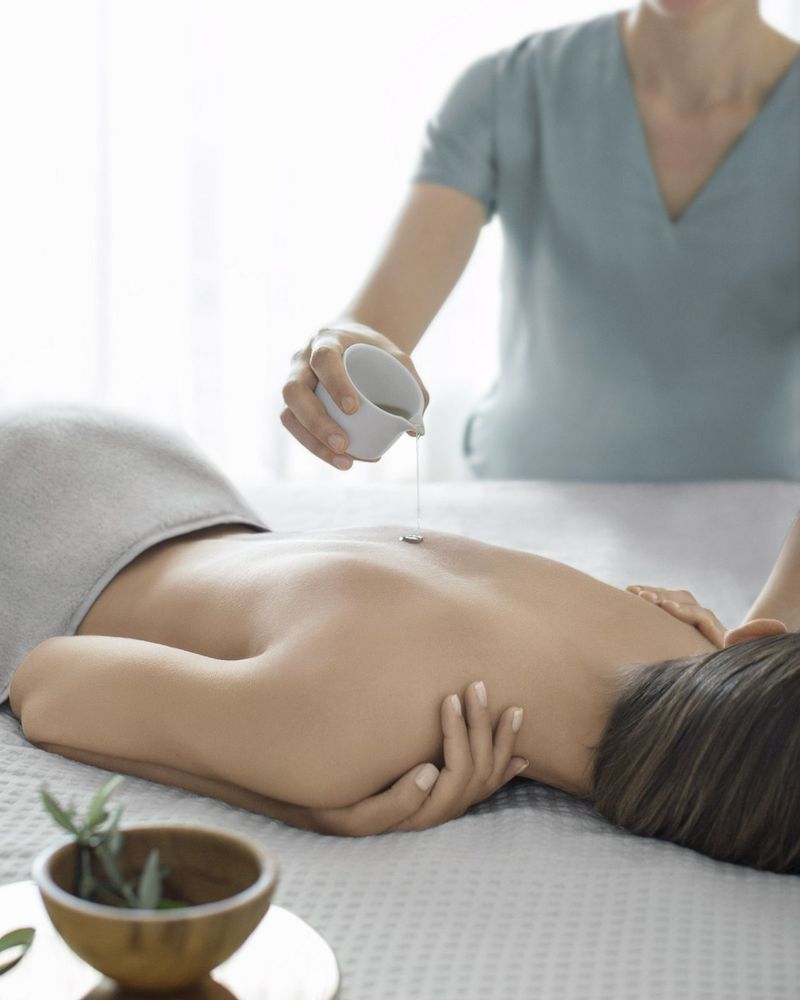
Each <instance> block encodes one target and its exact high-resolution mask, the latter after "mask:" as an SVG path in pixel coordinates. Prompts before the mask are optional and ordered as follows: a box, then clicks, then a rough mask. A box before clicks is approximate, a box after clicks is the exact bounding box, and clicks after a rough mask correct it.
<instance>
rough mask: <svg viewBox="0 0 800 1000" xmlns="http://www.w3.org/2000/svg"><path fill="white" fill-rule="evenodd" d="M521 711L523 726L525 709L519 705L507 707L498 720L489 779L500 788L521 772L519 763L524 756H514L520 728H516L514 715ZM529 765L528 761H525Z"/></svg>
mask: <svg viewBox="0 0 800 1000" xmlns="http://www.w3.org/2000/svg"><path fill="white" fill-rule="evenodd" d="M517 712H519V713H520V715H519V725H520V727H521V726H522V721H523V717H524V714H523V711H522V709H521V708H519V707H517V706H512V707H511V708H507V709H506V710H505V712H503V714H502V715H501V716H500V718H499V719H498V720H497V726H496V728H495V735H494V768H493V770H492V774H491V777H490V779H489V781H490V784H492V785H494V787H495V788H500V787H501V786H502V785H504V784H505V783H506V782H507V781H510V780H511V779H512V778H513V777H515V776H516V775H517V774H518V773H519V763H520V762H521V761H523V760H524V758H522V757H512V754H513V752H514V744H515V743H516V741H517V737H518V735H519V730H517V731H515V730H514V716H515V715H516V713H517ZM525 763H526V766H527V761H526V762H525Z"/></svg>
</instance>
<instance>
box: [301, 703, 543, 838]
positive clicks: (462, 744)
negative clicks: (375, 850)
mask: <svg viewBox="0 0 800 1000" xmlns="http://www.w3.org/2000/svg"><path fill="white" fill-rule="evenodd" d="M487 700H488V697H487ZM460 702H461V705H462V712H464V703H466V712H465V713H464V715H459V714H458V713H457V712H456V711H455V710H454V709H453V707H452V705H451V704H450V696H449V695H448V697H447V698H445V699H444V701H443V702H442V705H441V722H442V732H443V736H444V768H443V769H442V770H441V771H438V769H437V768H436V767H435V765H433V764H431V763H428V764H424V765H419V764H415V765H414V767H413V768H412V769H411V770H410V771H408V772H406V773H405V774H403V775H402V776H401V777H400V778H398V779H397V781H395V782H394V783H393V784H392V785H390V786H389V788H388V789H386V790H385V791H382V792H379V793H378V794H377V795H373V796H370V798H368V799H364V800H363V801H361V802H356V803H355V805H352V806H345V807H343V808H337V809H313V808H309V809H308V810H307V813H308V822H309V828H310V829H315V830H317V832H318V833H331V834H337V835H339V836H344V837H366V836H370V835H372V834H376V833H389V832H394V831H397V830H427V829H428V828H429V827H432V826H438V825H439V824H441V823H446V822H447V821H448V820H451V819H456V818H457V817H458V816H463V815H464V813H465V812H466V811H467V809H469V808H470V806H473V805H475V804H476V803H478V802H482V801H483V800H484V799H488V798H489V796H491V795H494V793H495V792H496V791H497V790H498V789H499V788H502V786H503V785H505V784H506V783H507V782H509V781H511V779H512V778H514V777H516V776H517V775H518V774H520V773H521V772H522V771H524V770H525V769H526V768H527V767H529V766H530V765H529V762H528V761H527V760H525V759H524V758H522V757H512V753H511V752H512V750H513V748H514V743H515V741H516V739H517V733H515V732H514V730H513V728H512V725H511V723H512V720H513V717H514V712H515V711H516V708H515V707H514V706H512V707H510V708H507V709H506V710H505V712H503V713H502V715H501V716H500V718H499V719H498V721H497V725H496V726H495V729H494V734H492V726H491V721H490V718H489V710H488V706H487V707H486V708H484V707H483V706H482V705H481V704H480V701H479V700H478V695H477V693H476V690H475V687H474V685H473V684H470V685H469V687H468V688H467V690H466V692H465V694H464V697H463V698H462V699H460ZM465 716H466V718H465ZM428 770H430V771H432V772H433V773H434V776H435V778H436V780H435V783H434V785H433V787H432V788H431V789H430V790H425V789H423V788H420V787H419V786H418V785H417V784H416V779H417V778H418V777H419V776H420V774H421V773H423V772H425V771H428ZM437 772H438V773H437Z"/></svg>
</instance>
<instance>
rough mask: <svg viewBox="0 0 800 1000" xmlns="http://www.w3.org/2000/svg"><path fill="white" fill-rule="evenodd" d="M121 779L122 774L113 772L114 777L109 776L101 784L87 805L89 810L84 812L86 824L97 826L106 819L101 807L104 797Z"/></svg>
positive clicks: (122, 778)
mask: <svg viewBox="0 0 800 1000" xmlns="http://www.w3.org/2000/svg"><path fill="white" fill-rule="evenodd" d="M121 781H124V776H123V775H121V774H115V775H114V777H113V778H111V780H110V781H108V782H106V784H105V785H103V787H102V788H101V789H100V790H99V791H98V792H97V794H96V795H95V797H94V798H93V799H92V801H91V804H90V805H89V812H88V813H87V814H86V825H87V826H90V827H94V826H98V825H99V824H100V823H102V822H103V821H104V820H105V819H106V813H105V810H104V808H103V807H104V806H105V803H106V799H107V798H108V797H109V795H110V794H111V793H112V792H113V791H114V789H115V788H116V787H117V785H118V784H119V783H120V782H121Z"/></svg>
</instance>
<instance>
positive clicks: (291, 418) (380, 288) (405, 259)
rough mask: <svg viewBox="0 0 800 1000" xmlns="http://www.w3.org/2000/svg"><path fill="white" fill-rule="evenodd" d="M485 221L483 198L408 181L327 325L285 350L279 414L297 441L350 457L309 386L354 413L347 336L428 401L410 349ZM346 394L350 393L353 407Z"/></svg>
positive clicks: (322, 454)
mask: <svg viewBox="0 0 800 1000" xmlns="http://www.w3.org/2000/svg"><path fill="white" fill-rule="evenodd" d="M485 222H486V213H485V210H484V208H483V205H482V204H481V203H480V202H479V201H478V200H477V199H475V198H473V197H472V196H471V195H468V194H465V193H464V192H462V191H459V190H457V189H456V188H450V187H446V186H445V185H443V184H435V183H433V182H428V181H419V182H417V183H415V184H413V185H412V186H411V191H410V193H409V195H408V198H407V200H406V202H405V203H404V205H403V206H402V208H401V210H400V213H399V215H398V217H397V219H396V221H395V222H394V223H393V225H392V227H391V229H390V232H389V234H388V237H387V239H386V241H385V243H384V245H383V246H382V247H381V249H380V251H379V253H378V255H377V259H376V260H375V263H374V265H373V267H372V269H371V271H370V272H369V273H368V275H367V277H366V279H365V280H364V282H363V284H362V286H361V287H360V288H359V289H358V291H357V292H356V294H355V295H354V296H353V298H352V299H351V300H350V302H348V303H347V305H346V306H345V308H344V309H343V310H342V311H341V312H340V313H339V315H338V316H337V317H336V318H335V319H333V320H330V321H328V322H326V323H325V324H324V325H325V326H326V327H330V328H334V329H332V330H331V331H329V332H324V333H321V332H318V333H315V334H314V335H313V336H312V337H311V338H310V339H309V340H308V342H307V343H306V344H304V345H303V346H302V347H301V348H300V349H299V350H298V351H297V352H296V353H295V354H294V355H293V357H292V363H291V366H290V369H289V373H288V377H287V379H286V382H285V383H284V386H283V400H284V403H285V404H286V406H285V408H284V409H283V411H282V412H281V415H280V419H281V423H282V424H283V426H284V427H285V428H286V430H288V431H289V433H290V434H292V435H293V436H294V437H295V438H296V439H297V440H298V441H299V442H300V444H302V445H303V447H304V448H307V449H308V450H309V451H310V452H312V454H314V455H316V456H317V457H318V458H321V459H322V460H323V461H325V462H328V464H330V465H334V466H335V467H338V468H342V469H346V468H349V467H350V465H351V464H352V459H350V458H347V457H346V456H344V455H343V454H342V453H343V452H346V451H347V447H348V443H349V442H348V438H347V434H346V432H345V431H344V430H343V428H341V427H340V426H339V425H338V424H336V423H335V422H334V421H333V420H332V419H331V418H330V417H329V416H328V414H327V412H326V411H325V408H324V407H323V405H322V403H321V402H320V401H319V399H318V398H317V396H316V395H315V394H314V389H315V387H316V385H317V382H321V383H322V384H323V385H324V386H325V388H326V389H327V390H328V392H329V393H330V395H331V398H332V399H333V400H334V402H335V403H336V405H337V406H339V408H340V409H341V410H343V411H344V412H353V409H354V408H356V407H357V405H358V401H357V394H356V393H354V391H353V389H352V386H351V385H350V382H349V380H348V378H347V375H346V374H345V370H344V365H343V363H342V354H343V353H344V351H345V350H346V349H347V348H348V347H349V346H350V345H351V344H353V343H367V344H374V345H375V346H377V347H381V348H383V349H384V350H387V351H389V352H390V353H391V354H393V355H394V356H395V357H396V358H397V360H398V361H400V363H401V364H403V365H405V366H406V368H408V370H409V371H410V372H411V374H412V375H413V376H414V378H416V379H417V381H418V382H419V384H420V388H421V389H422V392H423V396H424V398H425V404H426V406H427V403H428V393H427V390H426V389H425V386H424V384H423V383H422V380H421V379H420V377H419V374H418V373H417V370H416V368H415V366H414V362H413V361H412V360H411V358H410V354H411V351H412V350H413V349H414V347H416V345H417V344H418V343H419V341H420V339H421V338H422V335H423V334H424V333H425V331H426V330H427V328H428V326H429V325H430V323H431V321H432V320H433V318H434V317H435V316H436V314H437V313H438V312H439V309H440V308H441V306H442V304H443V303H444V301H445V299H446V298H447V297H448V295H449V294H450V292H451V291H452V290H453V287H454V286H455V284H456V283H457V281H458V279H459V278H460V277H461V274H462V273H463V271H464V268H465V267H466V265H467V262H468V261H469V259H470V256H471V255H472V251H473V250H474V248H475V244H476V243H477V240H478V236H479V234H480V231H481V228H482V226H483V225H484V224H485ZM347 322H352V323H360V324H364V325H365V326H367V327H370V328H371V329H372V330H374V331H376V333H375V334H371V333H370V332H369V331H363V330H357V329H356V330H355V331H350V332H344V331H343V332H337V330H336V329H335V327H336V325H337V324H343V323H347ZM348 398H351V399H353V400H354V405H353V407H352V408H351V407H348V405H347V404H346V402H345V400H347V399H348ZM332 436H333V440H332ZM337 439H338V440H337ZM337 458H338V461H339V463H340V464H339V465H338V466H337V465H336V463H335V461H334V460H335V459H337Z"/></svg>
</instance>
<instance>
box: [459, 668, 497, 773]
mask: <svg viewBox="0 0 800 1000" xmlns="http://www.w3.org/2000/svg"><path fill="white" fill-rule="evenodd" d="M481 699H483V700H481ZM484 701H485V702H486V703H487V704H486V705H484V704H483V702H484ZM464 704H465V705H466V709H467V714H466V721H467V735H468V738H469V748H470V754H471V756H472V777H471V779H470V784H475V783H478V784H484V783H485V782H487V781H488V780H489V778H490V777H491V776H492V772H493V771H494V735H493V733H492V721H491V719H490V718H489V709H488V696H487V693H486V685H485V684H484V683H483V681H475V682H473V683H472V684H470V685H469V686H468V687H467V689H466V691H465V692H464Z"/></svg>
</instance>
